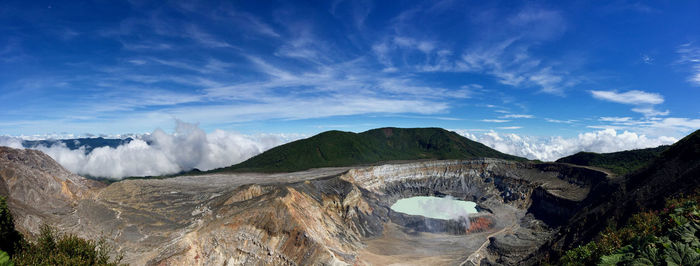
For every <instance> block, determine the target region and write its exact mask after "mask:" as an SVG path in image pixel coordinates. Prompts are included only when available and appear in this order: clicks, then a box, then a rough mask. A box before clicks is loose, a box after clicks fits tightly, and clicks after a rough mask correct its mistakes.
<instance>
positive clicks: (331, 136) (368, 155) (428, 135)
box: [213, 128, 527, 172]
mask: <svg viewBox="0 0 700 266" xmlns="http://www.w3.org/2000/svg"><path fill="white" fill-rule="evenodd" d="M482 157H489V158H499V159H507V160H516V161H526V160H527V159H525V158H521V157H517V156H512V155H508V154H504V153H501V152H499V151H496V150H494V149H491V148H489V147H487V146H486V145H483V144H481V143H478V142H475V141H472V140H469V139H467V138H465V137H462V136H460V135H459V134H457V133H454V132H451V131H447V130H444V129H441V128H378V129H372V130H369V131H365V132H362V133H352V132H344V131H326V132H323V133H320V134H318V135H315V136H313V137H310V138H307V139H302V140H298V141H294V142H291V143H287V144H284V145H281V146H278V147H275V148H272V149H270V150H268V151H266V152H264V153H262V154H259V155H257V156H255V157H253V158H250V159H248V160H247V161H244V162H242V163H240V164H237V165H233V166H230V167H226V168H220V169H216V170H213V171H214V172H230V171H236V172H248V171H249V172H287V171H299V170H305V169H310V168H318V167H334V166H350V165H358V164H373V163H378V162H386V161H399V160H420V159H439V160H442V159H473V158H482Z"/></svg>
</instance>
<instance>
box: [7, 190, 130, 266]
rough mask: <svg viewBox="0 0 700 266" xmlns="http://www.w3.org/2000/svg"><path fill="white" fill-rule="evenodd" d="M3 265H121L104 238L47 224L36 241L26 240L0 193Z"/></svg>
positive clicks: (119, 258)
mask: <svg viewBox="0 0 700 266" xmlns="http://www.w3.org/2000/svg"><path fill="white" fill-rule="evenodd" d="M0 239H1V240H2V241H0V248H1V249H2V250H0V266H5V265H119V262H120V261H121V256H119V257H118V258H116V259H115V260H110V257H109V254H110V253H111V252H112V251H113V248H112V247H111V246H109V245H107V243H106V241H105V240H104V239H101V240H99V241H93V240H85V239H82V238H80V237H77V236H75V235H64V234H58V233H56V232H55V230H54V229H52V228H51V227H49V226H43V227H42V228H41V233H40V235H39V238H38V239H37V241H36V243H32V242H28V241H25V240H24V239H23V237H22V235H21V234H20V233H19V232H17V231H16V230H15V226H14V222H13V220H12V214H10V212H9V209H8V208H7V204H6V202H5V198H4V197H0Z"/></svg>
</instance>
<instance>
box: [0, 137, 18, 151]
mask: <svg viewBox="0 0 700 266" xmlns="http://www.w3.org/2000/svg"><path fill="white" fill-rule="evenodd" d="M0 146H7V147H10V148H15V149H22V148H24V147H22V139H20V138H15V137H9V136H0Z"/></svg>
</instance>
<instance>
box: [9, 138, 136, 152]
mask: <svg viewBox="0 0 700 266" xmlns="http://www.w3.org/2000/svg"><path fill="white" fill-rule="evenodd" d="M132 140H133V139H132V138H125V139H106V138H102V137H98V138H77V139H47V140H25V141H22V145H24V147H29V148H31V147H36V146H47V147H50V146H52V145H54V144H57V143H63V144H65V145H66V147H68V148H69V149H71V150H75V149H78V148H80V147H82V146H85V151H86V152H88V153H89V152H91V151H92V150H93V149H95V148H99V147H105V146H106V147H111V148H116V147H118V146H120V145H123V144H127V143H129V142H131V141H132Z"/></svg>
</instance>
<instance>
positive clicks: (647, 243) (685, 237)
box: [559, 191, 700, 265]
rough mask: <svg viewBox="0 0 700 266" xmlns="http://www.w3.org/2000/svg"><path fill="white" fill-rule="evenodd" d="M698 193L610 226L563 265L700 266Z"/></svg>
mask: <svg viewBox="0 0 700 266" xmlns="http://www.w3.org/2000/svg"><path fill="white" fill-rule="evenodd" d="M699 192H700V191H696V192H695V193H694V194H693V195H691V196H687V197H680V198H676V199H671V200H668V201H667V202H666V208H664V209H663V210H661V211H648V212H642V213H639V214H636V215H634V216H633V217H632V218H631V219H630V221H629V222H628V223H627V225H626V226H624V227H621V228H615V226H613V225H611V226H608V228H607V229H606V230H605V231H604V232H603V233H601V235H600V236H599V238H598V239H597V240H596V241H591V242H589V243H588V244H586V245H584V246H579V247H577V248H575V249H572V250H569V251H567V252H566V254H565V255H564V256H563V257H562V258H561V259H560V261H559V263H560V264H562V265H700V241H699V239H700V209H699V208H698V202H700V193H699Z"/></svg>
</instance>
